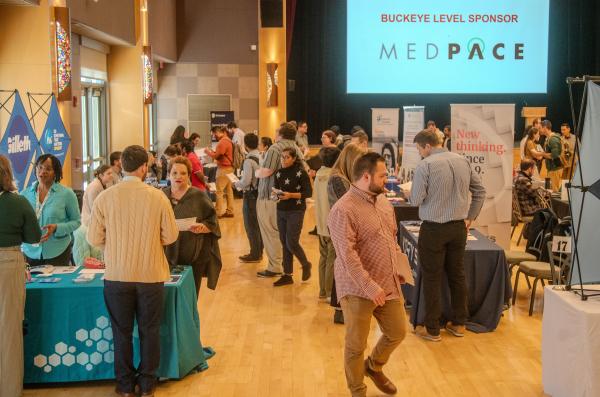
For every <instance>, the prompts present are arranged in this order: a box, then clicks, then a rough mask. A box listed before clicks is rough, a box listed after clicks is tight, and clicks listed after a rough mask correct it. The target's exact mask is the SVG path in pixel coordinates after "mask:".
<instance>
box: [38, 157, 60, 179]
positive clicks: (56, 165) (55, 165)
mask: <svg viewBox="0 0 600 397" xmlns="http://www.w3.org/2000/svg"><path fill="white" fill-rule="evenodd" d="M48 159H50V161H51V162H52V169H53V170H54V182H57V183H58V182H60V181H61V180H62V178H63V172H62V165H61V164H60V160H59V159H58V158H56V156H54V155H52V154H48V153H46V154H42V155H41V156H40V157H38V158H37V160H36V161H35V168H37V167H38V166H39V165H40V164H42V163H43V162H44V161H46V160H48Z"/></svg>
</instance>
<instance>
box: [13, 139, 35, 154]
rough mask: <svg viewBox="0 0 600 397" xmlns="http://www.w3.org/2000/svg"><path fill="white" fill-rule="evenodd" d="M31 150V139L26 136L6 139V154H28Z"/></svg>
mask: <svg viewBox="0 0 600 397" xmlns="http://www.w3.org/2000/svg"><path fill="white" fill-rule="evenodd" d="M30 150H31V139H29V136H28V135H15V136H13V137H10V138H8V154H17V153H23V152H29V151H30Z"/></svg>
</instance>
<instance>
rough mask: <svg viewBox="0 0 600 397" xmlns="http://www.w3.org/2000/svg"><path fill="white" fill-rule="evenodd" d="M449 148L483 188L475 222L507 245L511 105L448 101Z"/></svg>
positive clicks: (509, 201) (502, 244)
mask: <svg viewBox="0 0 600 397" xmlns="http://www.w3.org/2000/svg"><path fill="white" fill-rule="evenodd" d="M450 107H451V118H452V152H454V153H459V154H461V155H463V156H465V157H466V158H467V160H469V162H470V163H471V168H472V169H473V170H474V171H475V172H477V173H478V174H479V175H480V177H481V180H482V182H483V185H484V186H485V190H486V199H485V203H484V205H483V209H482V210H481V213H480V214H479V217H478V218H477V222H476V223H475V226H476V227H477V229H479V230H480V231H481V232H482V233H484V234H486V235H488V236H490V237H492V238H494V239H495V240H496V242H497V243H498V244H499V245H500V246H501V247H502V248H504V249H510V221H511V215H512V170H513V167H512V165H513V151H512V148H513V142H514V133H515V105H512V104H510V105H503V104H502V105H497V104H491V105H450Z"/></svg>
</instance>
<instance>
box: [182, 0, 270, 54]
mask: <svg viewBox="0 0 600 397" xmlns="http://www.w3.org/2000/svg"><path fill="white" fill-rule="evenodd" d="M252 44H257V45H258V2H257V1H256V0H177V49H178V52H179V59H178V62H195V63H232V64H256V63H257V62H258V53H257V51H251V50H250V45H252Z"/></svg>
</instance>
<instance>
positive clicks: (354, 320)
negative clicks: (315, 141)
mask: <svg viewBox="0 0 600 397" xmlns="http://www.w3.org/2000/svg"><path fill="white" fill-rule="evenodd" d="M352 179H353V184H352V185H351V186H350V190H348V192H347V193H346V194H345V195H344V196H342V198H340V199H339V200H338V201H337V203H335V205H334V206H333V208H332V209H331V212H330V214H329V218H328V221H327V224H328V227H329V233H330V235H331V240H332V241H333V245H334V247H335V252H336V255H337V257H336V260H335V282H336V289H337V296H338V298H339V300H340V304H341V306H342V310H343V312H344V322H345V324H346V342H345V348H344V367H345V370H346V381H347V383H348V388H349V389H350V392H351V394H352V396H355V397H356V396H366V392H367V386H366V385H365V384H364V382H363V379H364V376H365V375H367V376H368V377H370V378H371V379H372V380H373V382H374V383H375V385H376V386H377V388H379V390H381V391H382V392H384V393H386V394H395V393H396V391H397V390H396V387H395V386H394V384H393V383H392V382H391V381H390V380H389V379H388V378H387V377H386V376H385V375H384V374H383V372H382V368H383V366H384V365H385V364H386V363H387V361H388V359H389V358H390V355H391V354H392V352H393V351H394V349H396V347H397V346H398V345H399V344H400V342H402V340H403V339H404V337H405V335H406V313H405V311H404V298H403V296H402V292H401V289H400V282H401V280H400V277H399V275H398V272H397V271H396V269H398V268H399V263H398V254H399V252H400V247H399V246H398V243H397V240H396V232H397V228H398V226H397V224H396V219H395V216H394V209H393V207H392V206H391V204H390V203H389V202H388V200H387V199H386V198H385V197H384V196H383V195H382V193H383V191H384V186H385V182H386V179H387V170H386V167H385V160H384V158H383V157H381V155H379V154H377V153H367V154H364V155H363V156H362V157H360V158H359V159H358V160H357V161H356V163H355V165H354V170H353V177H352ZM372 316H373V317H375V318H376V319H377V322H378V323H379V327H380V328H381V332H382V336H381V337H380V338H379V341H378V342H377V345H375V347H374V348H373V351H372V352H371V354H370V355H369V357H368V358H367V359H366V360H365V361H363V358H364V351H365V349H366V347H367V338H368V336H369V330H370V328H371V327H370V324H371V317H372Z"/></svg>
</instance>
